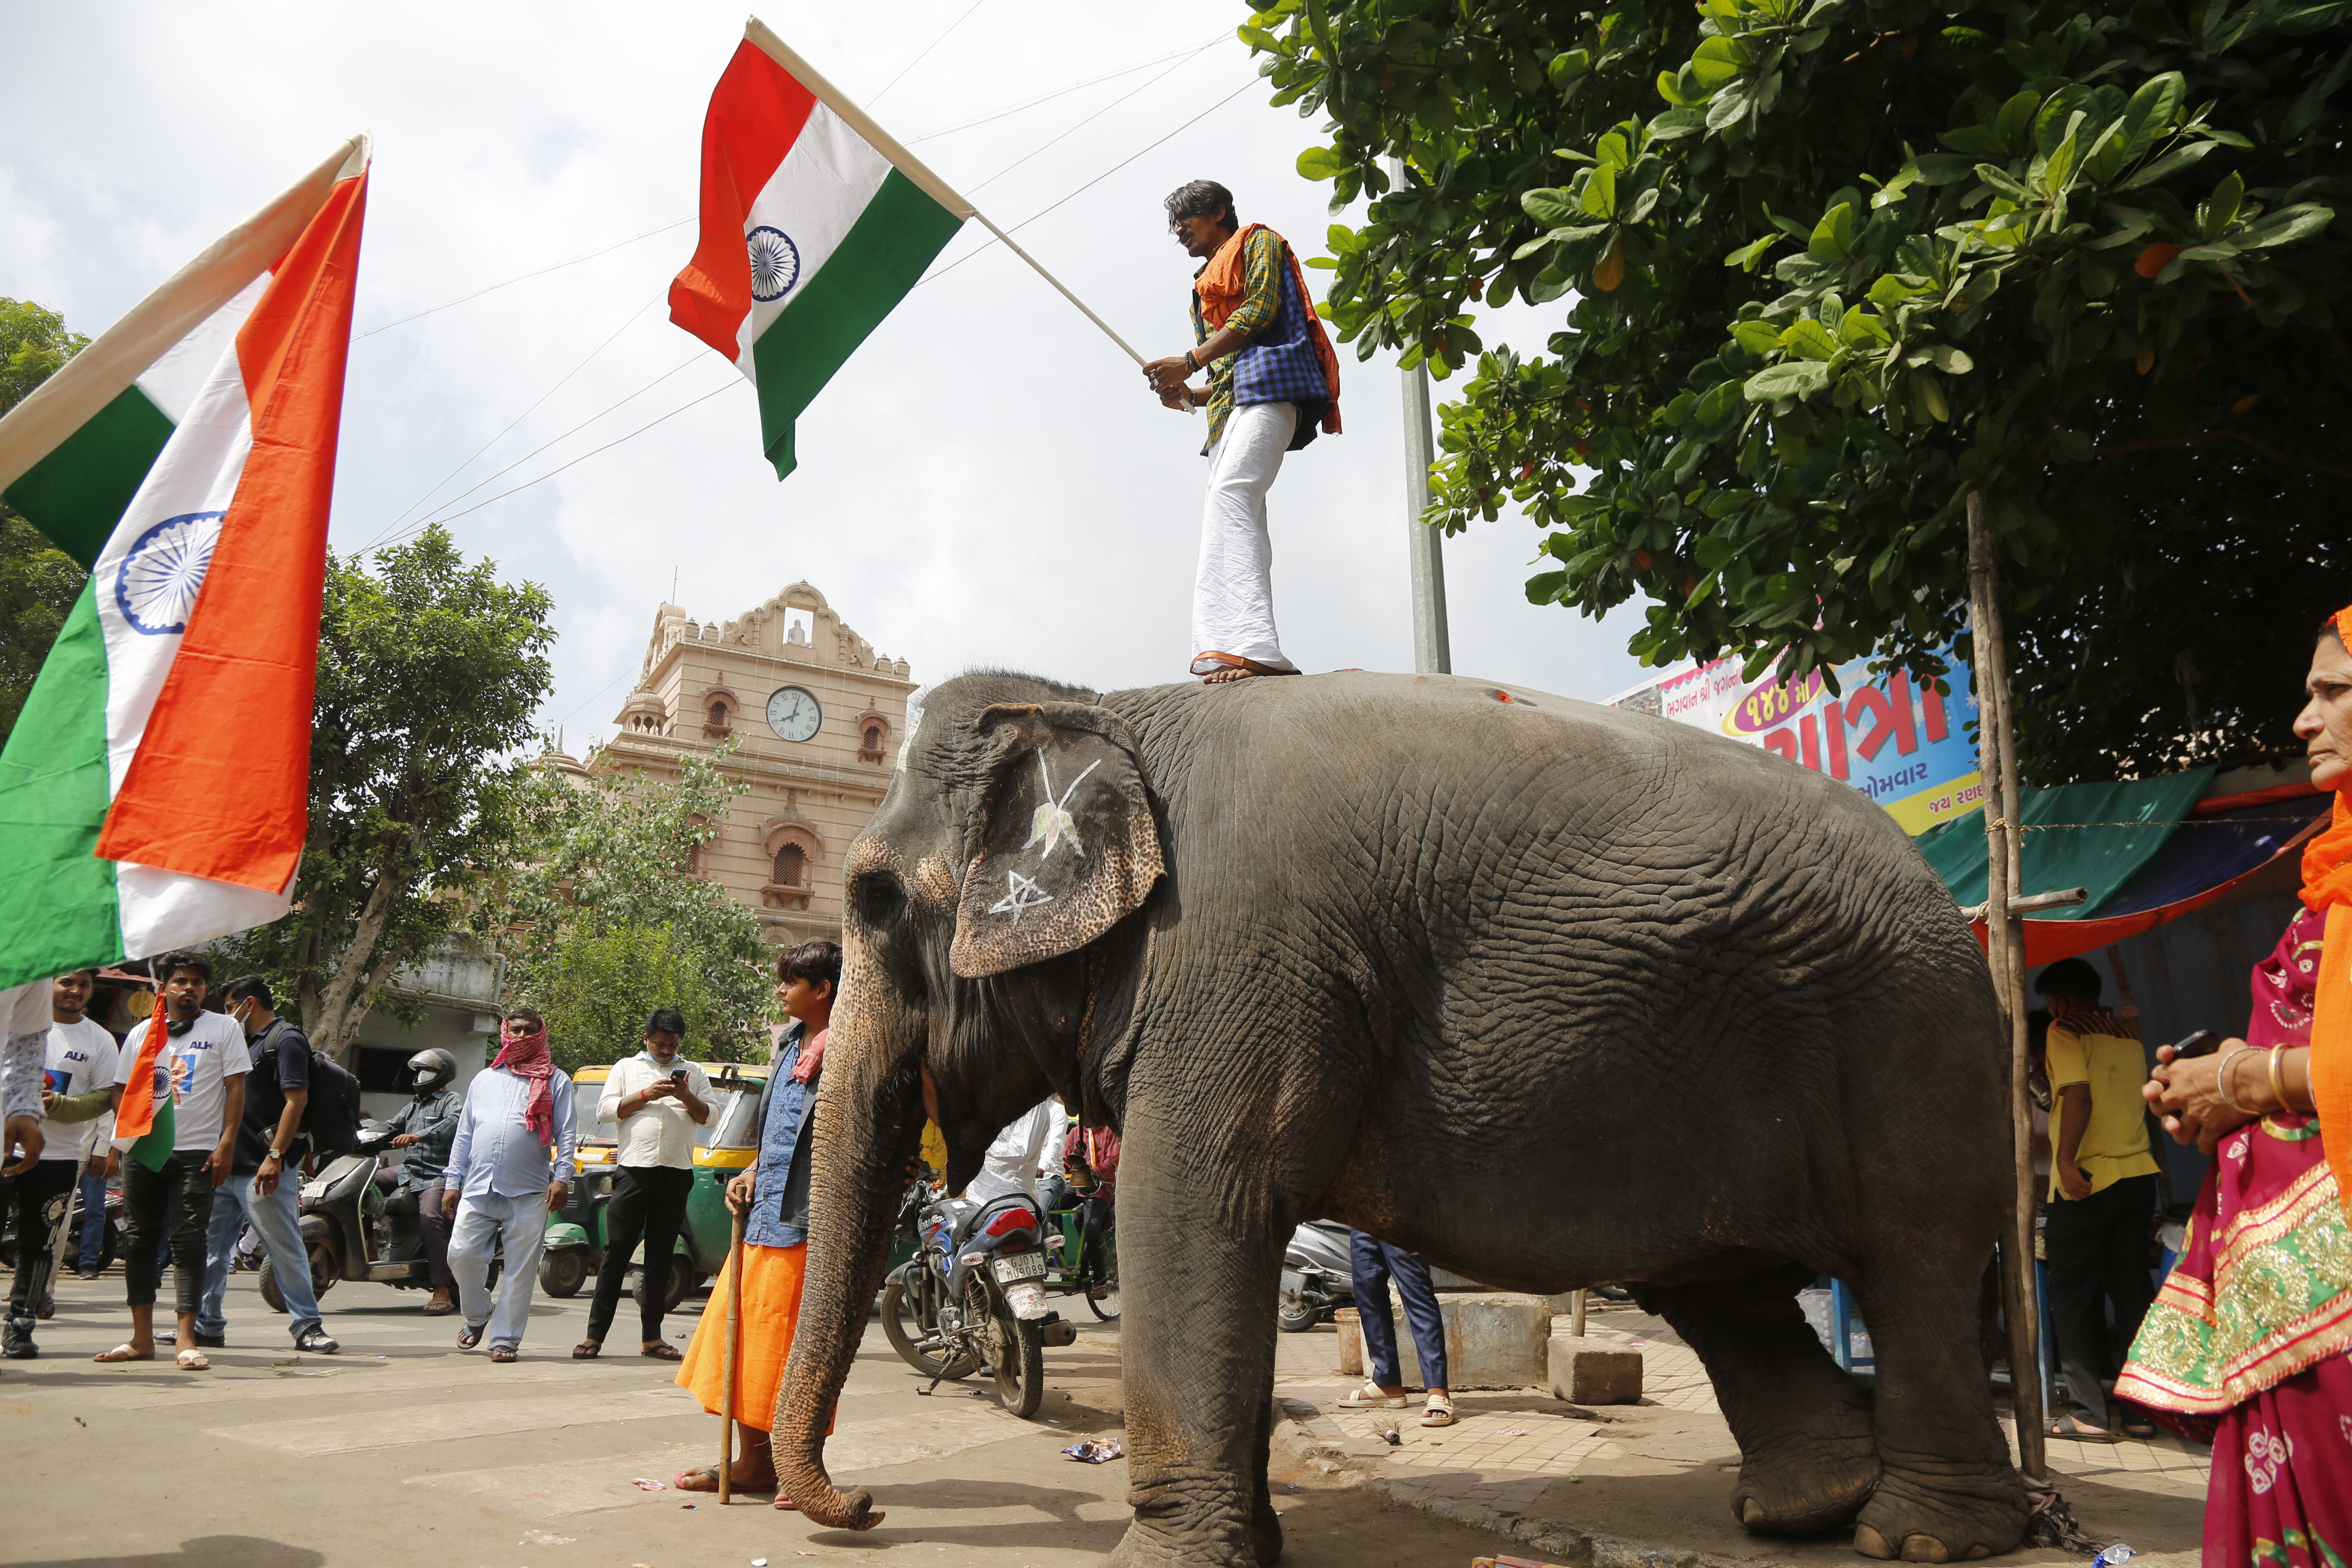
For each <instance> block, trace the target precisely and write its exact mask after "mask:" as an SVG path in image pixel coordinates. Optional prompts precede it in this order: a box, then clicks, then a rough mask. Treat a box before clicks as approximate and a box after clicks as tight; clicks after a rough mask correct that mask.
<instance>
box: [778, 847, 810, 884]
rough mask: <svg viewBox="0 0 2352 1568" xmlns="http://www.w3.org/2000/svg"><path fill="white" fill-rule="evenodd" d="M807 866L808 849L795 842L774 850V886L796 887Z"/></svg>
mask: <svg viewBox="0 0 2352 1568" xmlns="http://www.w3.org/2000/svg"><path fill="white" fill-rule="evenodd" d="M807 868H808V851H807V850H805V849H803V848H802V847H800V846H799V845H797V844H787V845H785V846H784V847H782V849H779V850H777V851H776V886H778V887H780V888H797V887H799V886H800V885H801V878H802V877H803V874H804V873H805V872H806V870H807Z"/></svg>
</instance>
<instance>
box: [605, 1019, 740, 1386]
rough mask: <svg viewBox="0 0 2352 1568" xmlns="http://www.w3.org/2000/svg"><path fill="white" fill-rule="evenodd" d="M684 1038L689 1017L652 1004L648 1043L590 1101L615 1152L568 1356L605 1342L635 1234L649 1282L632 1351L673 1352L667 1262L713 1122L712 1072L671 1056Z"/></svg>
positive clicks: (661, 1356) (617, 1066) (671, 1356)
mask: <svg viewBox="0 0 2352 1568" xmlns="http://www.w3.org/2000/svg"><path fill="white" fill-rule="evenodd" d="M685 1037H686V1019H685V1017H684V1016H682V1015H680V1014H679V1012H678V1010H677V1008H675V1007H656V1008H655V1009H654V1011H653V1014H652V1016H649V1017H648V1018H646V1035H645V1049H644V1050H642V1051H640V1052H639V1053H637V1054H636V1055H635V1056H634V1057H631V1058H628V1059H627V1060H626V1061H620V1062H615V1063H614V1064H613V1070H612V1073H611V1075H610V1076H608V1077H607V1078H606V1079H604V1095H603V1097H602V1098H601V1099H599V1100H597V1102H596V1120H597V1121H600V1122H602V1121H611V1122H616V1123H618V1124H619V1127H620V1147H619V1148H618V1149H616V1150H614V1153H613V1164H614V1174H613V1196H612V1199H611V1201H610V1202H609V1203H608V1204H607V1205H606V1206H605V1209H604V1265H603V1267H602V1268H598V1269H597V1271H596V1297H595V1300H593V1301H592V1302H591V1303H590V1304H589V1307H588V1337H587V1338H586V1339H584V1340H583V1341H581V1342H580V1343H579V1344H577V1345H575V1346H574V1347H572V1357H573V1359H575V1360H578V1361H590V1360H593V1359H594V1357H595V1356H596V1354H597V1353H598V1352H600V1351H602V1350H603V1349H604V1335H605V1332H606V1331H608V1330H609V1329H611V1328H612V1326H613V1314H614V1312H615V1311H617V1310H619V1309H620V1304H621V1286H622V1284H623V1282H624V1281H625V1280H626V1279H628V1276H629V1255H630V1254H631V1253H633V1252H635V1251H636V1249H637V1242H638V1240H639V1238H640V1237H642V1238H643V1239H644V1241H645V1244H646V1265H645V1267H646V1288H645V1289H644V1290H642V1291H641V1292H639V1296H640V1300H639V1301H638V1303H637V1326H638V1331H639V1338H640V1342H641V1343H640V1348H639V1352H638V1353H639V1354H641V1355H646V1356H650V1357H652V1358H653V1359H654V1360H656V1361H677V1360H678V1359H679V1357H678V1352H677V1350H676V1349H675V1348H674V1347H672V1346H671V1345H669V1344H668V1343H667V1342H665V1341H664V1340H663V1339H662V1318H663V1315H664V1303H665V1299H666V1298H667V1295H668V1291H667V1289H666V1287H667V1282H668V1275H667V1270H668V1268H670V1262H669V1258H670V1254H671V1253H673V1252H675V1251H676V1250H677V1232H678V1226H680V1225H682V1224H684V1223H685V1220H686V1199H687V1194H688V1193H689V1192H691V1191H692V1190H693V1187H694V1130H695V1129H696V1128H697V1127H698V1126H701V1125H702V1124H703V1123H705V1122H708V1121H709V1120H710V1079H709V1077H708V1076H707V1075H706V1074H705V1073H704V1072H703V1070H702V1069H701V1068H698V1067H697V1066H696V1065H695V1064H694V1063H692V1062H690V1061H687V1060H686V1059H684V1058H681V1057H680V1056H679V1055H678V1045H679V1042H681V1041H682V1040H683V1039H684V1038H685Z"/></svg>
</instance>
